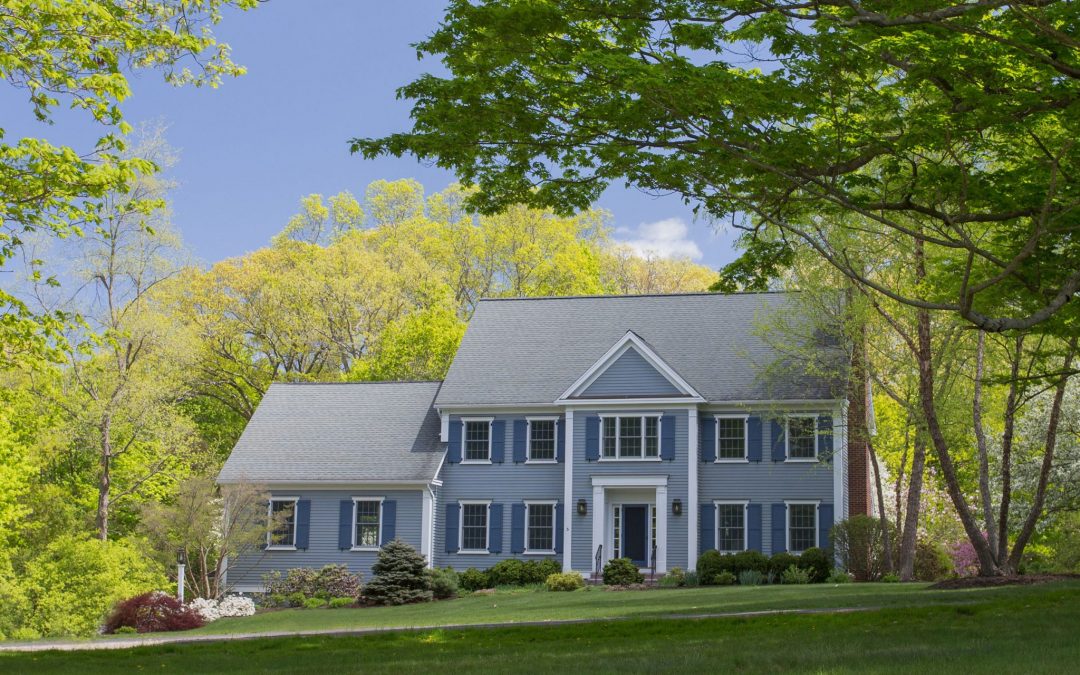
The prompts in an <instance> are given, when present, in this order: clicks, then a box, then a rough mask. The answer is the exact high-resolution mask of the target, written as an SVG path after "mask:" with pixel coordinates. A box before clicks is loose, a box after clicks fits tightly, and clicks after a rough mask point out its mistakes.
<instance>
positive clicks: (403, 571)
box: [364, 539, 431, 605]
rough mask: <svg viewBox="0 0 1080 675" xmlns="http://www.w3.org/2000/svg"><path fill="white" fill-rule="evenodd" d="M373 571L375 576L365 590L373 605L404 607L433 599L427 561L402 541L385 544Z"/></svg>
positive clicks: (365, 595) (396, 540)
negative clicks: (429, 584) (411, 603)
mask: <svg viewBox="0 0 1080 675" xmlns="http://www.w3.org/2000/svg"><path fill="white" fill-rule="evenodd" d="M371 571H372V572H373V573H374V577H373V578H372V579H371V581H370V582H368V585H367V586H365V587H364V597H365V598H366V599H367V600H368V601H369V602H373V603H376V604H380V605H404V604H407V603H410V602H426V601H429V600H431V588H429V586H428V575H427V561H426V560H425V559H424V556H422V555H420V553H418V552H417V550H416V549H415V548H413V547H412V546H409V545H408V544H406V543H405V542H403V541H401V540H400V539H395V540H394V541H392V542H390V543H388V544H384V545H383V547H382V549H380V550H379V558H378V560H376V561H375V564H374V565H373V566H372V568H371Z"/></svg>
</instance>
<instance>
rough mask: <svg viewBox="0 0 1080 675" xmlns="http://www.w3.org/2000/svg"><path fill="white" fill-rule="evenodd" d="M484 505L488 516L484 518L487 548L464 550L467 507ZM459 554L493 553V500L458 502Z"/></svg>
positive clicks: (462, 500)
mask: <svg viewBox="0 0 1080 675" xmlns="http://www.w3.org/2000/svg"><path fill="white" fill-rule="evenodd" d="M477 504H483V505H484V506H486V507H487V515H485V516H484V530H485V531H484V543H485V544H486V545H487V548H483V549H480V548H462V547H464V546H465V506H466V505H471V506H475V505H477ZM458 543H459V547H458V551H457V552H458V553H459V554H460V555H489V554H490V553H491V500H490V499H460V500H458Z"/></svg>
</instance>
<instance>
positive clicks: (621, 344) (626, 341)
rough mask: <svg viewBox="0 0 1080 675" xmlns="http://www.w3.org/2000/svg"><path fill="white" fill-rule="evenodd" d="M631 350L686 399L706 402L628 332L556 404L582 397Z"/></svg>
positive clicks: (645, 345) (633, 334) (638, 339)
mask: <svg viewBox="0 0 1080 675" xmlns="http://www.w3.org/2000/svg"><path fill="white" fill-rule="evenodd" d="M631 348H633V349H636V350H637V352H638V354H640V355H641V356H642V358H644V359H645V360H646V361H647V362H648V363H649V365H651V366H652V367H653V368H655V369H656V370H657V371H658V372H659V373H660V374H661V375H662V376H663V377H664V379H666V380H667V381H668V382H670V383H671V384H672V386H674V387H675V388H676V389H678V390H680V391H681V392H682V393H683V394H684V395H685V396H686V397H688V398H692V399H696V400H699V401H704V400H705V399H704V398H702V396H701V394H699V393H698V392H697V391H696V390H695V389H694V388H693V387H691V386H690V383H689V382H687V381H686V380H684V379H683V378H682V376H681V375H679V374H678V373H677V372H675V369H673V368H672V367H671V366H669V365H668V364H667V363H665V362H664V360H663V359H661V358H660V356H659V355H658V354H657V353H656V352H654V351H653V350H652V349H651V348H650V347H649V345H647V344H645V341H644V340H642V339H641V338H639V337H638V336H637V335H636V334H635V333H634V332H633V331H629V330H628V331H626V334H625V335H623V336H622V337H621V338H620V339H619V341H618V342H616V343H615V344H614V345H612V346H611V348H610V349H608V350H607V352H605V353H604V355H603V356H601V357H600V359H599V360H597V361H596V363H594V364H592V366H590V367H589V369H588V370H586V371H585V372H584V373H582V375H581V377H579V378H578V379H577V380H576V381H575V382H574V383H573V384H572V385H570V387H569V388H568V389H567V390H566V391H564V392H563V393H562V396H560V397H559V398H558V399H556V401H555V402H556V403H563V402H565V401H566V400H567V399H572V398H575V397H577V396H580V394H581V393H582V392H584V391H585V390H586V389H588V388H589V385H591V384H592V383H593V382H595V381H596V379H597V378H599V377H600V376H601V375H602V374H603V373H604V371H606V370H607V369H608V368H609V367H610V366H611V364H612V363H614V362H615V361H616V360H618V358H619V357H620V356H622V355H623V354H625V353H626V352H627V351H628V350H630V349H631Z"/></svg>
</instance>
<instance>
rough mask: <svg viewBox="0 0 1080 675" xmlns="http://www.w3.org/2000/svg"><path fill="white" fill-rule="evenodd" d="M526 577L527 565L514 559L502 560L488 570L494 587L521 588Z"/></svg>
mask: <svg viewBox="0 0 1080 675" xmlns="http://www.w3.org/2000/svg"><path fill="white" fill-rule="evenodd" d="M524 576H525V563H523V562H521V561H520V560H514V559H513V558H511V559H509V560H501V561H499V562H497V563H495V564H494V565H492V566H491V567H489V568H488V580H489V581H490V582H491V585H492V586H520V585H521V584H522V579H523V578H524ZM541 581H543V580H542V579H541Z"/></svg>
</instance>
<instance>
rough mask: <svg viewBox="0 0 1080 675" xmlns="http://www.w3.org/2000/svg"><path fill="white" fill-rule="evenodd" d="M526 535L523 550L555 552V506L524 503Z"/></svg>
mask: <svg viewBox="0 0 1080 675" xmlns="http://www.w3.org/2000/svg"><path fill="white" fill-rule="evenodd" d="M525 510H526V511H527V512H528V525H527V529H528V533H527V536H526V539H525V541H526V545H525V550H526V551H530V552H548V551H554V550H555V505H554V504H537V503H531V502H530V503H526V504H525Z"/></svg>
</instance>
